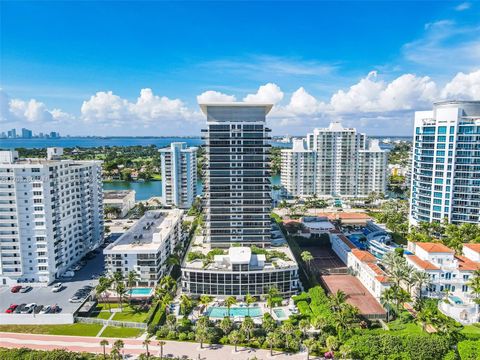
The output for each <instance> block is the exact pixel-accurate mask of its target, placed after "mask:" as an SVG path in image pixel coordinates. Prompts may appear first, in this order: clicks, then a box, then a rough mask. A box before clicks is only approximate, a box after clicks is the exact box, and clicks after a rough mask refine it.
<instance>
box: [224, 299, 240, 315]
mask: <svg viewBox="0 0 480 360" xmlns="http://www.w3.org/2000/svg"><path fill="white" fill-rule="evenodd" d="M236 303H237V299H236V298H235V296H229V297H228V298H226V299H225V306H226V307H227V316H229V317H230V308H231V307H232V306H233V305H235V304H236Z"/></svg>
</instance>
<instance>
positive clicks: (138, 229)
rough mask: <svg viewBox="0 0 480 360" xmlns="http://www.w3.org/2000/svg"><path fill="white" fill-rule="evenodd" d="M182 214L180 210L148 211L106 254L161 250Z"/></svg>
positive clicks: (111, 245)
mask: <svg viewBox="0 0 480 360" xmlns="http://www.w3.org/2000/svg"><path fill="white" fill-rule="evenodd" d="M182 214H183V211H182V210H179V209H173V210H151V211H147V212H146V213H145V214H144V215H143V216H142V217H141V218H140V219H139V220H138V221H137V222H136V223H135V225H133V226H132V227H131V228H130V229H129V230H127V231H126V232H125V233H124V234H123V235H122V236H120V237H119V238H118V239H117V240H116V241H115V242H113V243H112V244H110V245H108V246H107V247H106V248H105V250H104V253H105V254H109V253H124V252H135V251H156V250H158V249H159V248H161V246H162V243H163V241H164V239H165V238H166V237H167V236H168V235H169V234H170V232H171V230H172V228H173V226H174V225H175V224H176V223H177V221H178V220H180V219H181V217H182Z"/></svg>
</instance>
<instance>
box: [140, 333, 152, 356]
mask: <svg viewBox="0 0 480 360" xmlns="http://www.w3.org/2000/svg"><path fill="white" fill-rule="evenodd" d="M151 342H152V340H150V338H148V337H147V338H146V339H145V340H143V343H142V345H143V346H145V349H146V350H147V359H149V358H150V352H149V351H148V346H149V345H150V343H151Z"/></svg>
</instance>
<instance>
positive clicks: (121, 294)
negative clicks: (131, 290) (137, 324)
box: [115, 283, 127, 311]
mask: <svg viewBox="0 0 480 360" xmlns="http://www.w3.org/2000/svg"><path fill="white" fill-rule="evenodd" d="M115 292H116V293H117V295H118V303H119V306H120V311H123V297H124V295H125V294H126V293H127V288H126V287H125V284H124V283H118V284H117V287H116V288H115Z"/></svg>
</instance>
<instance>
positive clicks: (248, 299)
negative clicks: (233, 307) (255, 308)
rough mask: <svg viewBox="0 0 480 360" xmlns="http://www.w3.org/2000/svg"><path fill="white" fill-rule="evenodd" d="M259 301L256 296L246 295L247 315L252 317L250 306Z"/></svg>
mask: <svg viewBox="0 0 480 360" xmlns="http://www.w3.org/2000/svg"><path fill="white" fill-rule="evenodd" d="M255 301H257V299H255V297H254V296H252V295H250V294H247V295H245V304H247V315H248V316H250V305H252V304H253V303H254V302H255Z"/></svg>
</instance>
